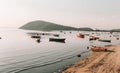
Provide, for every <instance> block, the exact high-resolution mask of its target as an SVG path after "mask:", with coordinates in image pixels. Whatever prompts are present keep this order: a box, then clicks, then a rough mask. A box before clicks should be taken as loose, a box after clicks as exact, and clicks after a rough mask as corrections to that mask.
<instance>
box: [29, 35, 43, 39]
mask: <svg viewBox="0 0 120 73" xmlns="http://www.w3.org/2000/svg"><path fill="white" fill-rule="evenodd" d="M31 38H41V37H40V36H38V35H33V36H31Z"/></svg>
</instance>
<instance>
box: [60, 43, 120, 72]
mask: <svg viewBox="0 0 120 73" xmlns="http://www.w3.org/2000/svg"><path fill="white" fill-rule="evenodd" d="M105 48H107V49H108V51H107V52H93V53H92V54H91V55H90V56H88V57H86V58H84V59H82V60H80V61H79V62H77V63H75V64H73V65H72V66H70V67H68V68H67V69H66V70H64V71H63V72H62V73H120V45H116V46H115V45H114V46H106V47H105Z"/></svg>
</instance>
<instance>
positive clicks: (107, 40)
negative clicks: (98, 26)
mask: <svg viewBox="0 0 120 73" xmlns="http://www.w3.org/2000/svg"><path fill="white" fill-rule="evenodd" d="M99 41H101V42H109V43H111V40H101V39H99Z"/></svg>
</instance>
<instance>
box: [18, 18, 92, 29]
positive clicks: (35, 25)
mask: <svg viewBox="0 0 120 73" xmlns="http://www.w3.org/2000/svg"><path fill="white" fill-rule="evenodd" d="M20 29H27V30H41V31H52V30H83V31H92V29H91V28H75V27H70V26H63V25H60V24H55V23H51V22H46V21H40V20H39V21H32V22H29V23H27V24H25V25H24V26H22V27H20Z"/></svg>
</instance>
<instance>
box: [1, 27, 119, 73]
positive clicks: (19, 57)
mask: <svg viewBox="0 0 120 73" xmlns="http://www.w3.org/2000/svg"><path fill="white" fill-rule="evenodd" d="M27 32H31V31H25V30H19V29H0V37H2V39H0V73H54V72H60V71H61V70H63V69H64V68H66V67H67V66H69V65H71V64H73V63H75V62H77V61H79V60H80V59H82V58H84V57H86V56H88V55H89V54H90V53H91V52H86V53H83V52H85V51H89V49H87V47H88V46H90V45H98V46H105V45H111V44H120V41H119V40H116V38H113V37H112V38H111V37H110V34H108V33H102V35H100V36H101V38H102V39H105V38H107V39H112V43H105V42H98V41H92V42H89V36H86V37H85V38H84V39H81V38H77V37H76V35H77V34H78V33H89V34H91V32H78V31H72V33H69V31H66V32H65V34H64V33H60V32H55V31H54V32H53V33H58V34H60V37H61V38H62V37H63V38H66V41H65V43H57V42H49V38H50V37H53V36H41V37H42V38H41V42H40V43H37V42H36V39H32V38H31V35H30V34H26V33H27ZM95 35H96V34H95ZM78 54H81V57H77V56H76V55H78Z"/></svg>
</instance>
